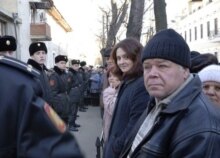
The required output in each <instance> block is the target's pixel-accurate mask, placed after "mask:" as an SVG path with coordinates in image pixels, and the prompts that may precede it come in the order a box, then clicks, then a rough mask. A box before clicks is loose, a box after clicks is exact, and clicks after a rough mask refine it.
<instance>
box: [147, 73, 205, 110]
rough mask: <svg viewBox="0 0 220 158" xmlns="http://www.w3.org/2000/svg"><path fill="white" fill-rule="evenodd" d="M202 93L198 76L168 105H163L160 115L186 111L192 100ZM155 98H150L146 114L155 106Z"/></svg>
mask: <svg viewBox="0 0 220 158" xmlns="http://www.w3.org/2000/svg"><path fill="white" fill-rule="evenodd" d="M201 92H202V83H201V81H200V79H199V76H198V75H195V76H194V77H193V79H192V80H191V81H190V82H189V83H188V84H187V85H186V86H185V87H184V88H183V89H182V90H181V91H180V92H179V93H178V94H177V95H175V97H174V98H172V100H171V101H170V103H169V104H168V105H164V106H163V108H162V111H161V113H167V114H171V113H176V112H178V111H181V110H186V109H187V108H188V107H189V106H190V104H191V102H192V101H193V99H194V98H195V97H196V96H198V95H199V94H200V93H201ZM155 104H156V103H155V98H151V99H150V102H149V106H148V110H147V112H149V111H150V110H151V109H152V108H153V106H154V105H155Z"/></svg>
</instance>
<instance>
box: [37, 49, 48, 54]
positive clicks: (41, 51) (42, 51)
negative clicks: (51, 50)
mask: <svg viewBox="0 0 220 158" xmlns="http://www.w3.org/2000/svg"><path fill="white" fill-rule="evenodd" d="M40 53H43V54H46V52H45V51H44V50H39V51H36V52H35V53H34V54H40Z"/></svg>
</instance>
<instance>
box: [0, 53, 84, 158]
mask: <svg viewBox="0 0 220 158" xmlns="http://www.w3.org/2000/svg"><path fill="white" fill-rule="evenodd" d="M0 74H1V75H0V89H1V91H0V129H1V130H0V157H1V158H15V157H18V158H21V157H25V158H82V157H83V156H82V154H81V152H80V149H79V147H78V145H77V143H76V140H75V139H74V137H73V135H72V134H70V133H69V132H68V131H67V130H66V126H65V124H64V123H63V121H62V120H61V119H60V118H59V117H58V116H57V114H56V113H55V112H54V111H53V109H52V108H51V107H50V106H49V105H48V104H47V103H46V102H45V101H44V100H43V99H41V98H40V97H39V96H41V95H42V89H41V86H40V82H39V80H38V79H37V78H38V77H39V72H38V71H36V70H34V69H32V68H31V67H28V66H27V65H26V64H25V63H22V62H20V61H18V60H15V59H13V58H10V57H5V56H0Z"/></svg>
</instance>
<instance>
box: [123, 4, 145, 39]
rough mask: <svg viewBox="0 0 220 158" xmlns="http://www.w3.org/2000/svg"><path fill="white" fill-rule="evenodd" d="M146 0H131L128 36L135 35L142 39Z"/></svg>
mask: <svg viewBox="0 0 220 158" xmlns="http://www.w3.org/2000/svg"><path fill="white" fill-rule="evenodd" d="M144 4H145V0H131V9H130V15H129V21H128V26H127V33H126V37H134V38H136V39H137V40H139V41H140V38H141V32H142V23H143V15H144Z"/></svg>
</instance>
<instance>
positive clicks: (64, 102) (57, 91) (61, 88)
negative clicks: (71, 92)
mask: <svg viewBox="0 0 220 158" xmlns="http://www.w3.org/2000/svg"><path fill="white" fill-rule="evenodd" d="M53 70H54V72H53V73H52V74H51V75H50V76H49V83H50V86H51V90H52V94H53V98H54V99H53V107H54V109H55V111H56V112H57V113H58V114H59V115H60V116H61V117H62V118H63V117H67V116H68V115H69V114H70V99H69V96H68V94H67V81H66V72H65V71H62V70H60V69H59V68H58V67H57V66H54V68H53Z"/></svg>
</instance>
